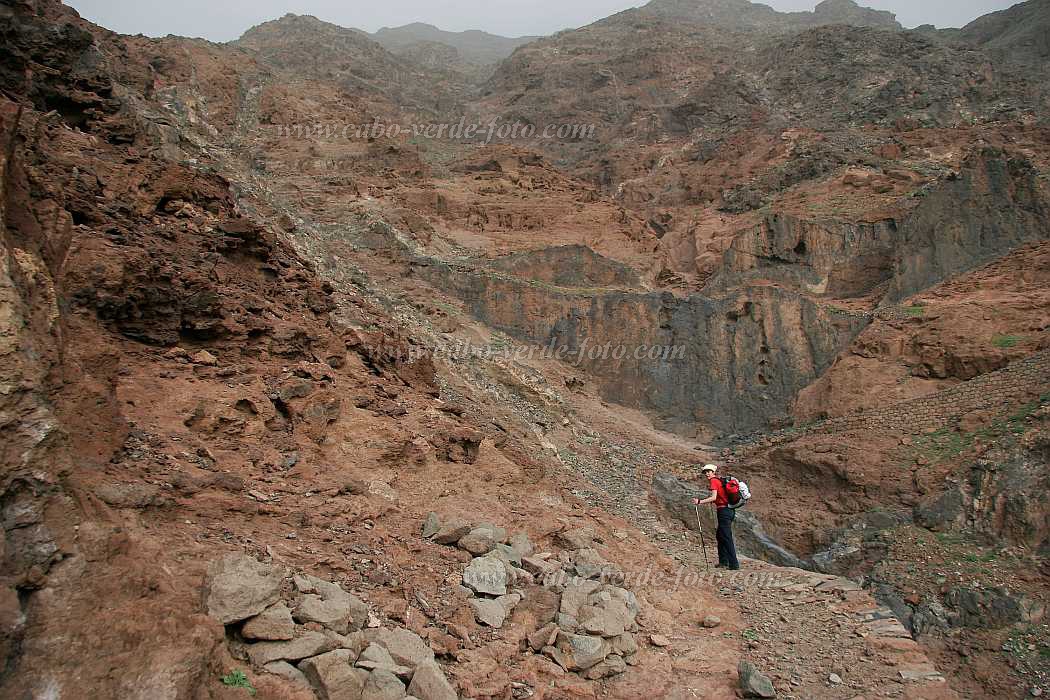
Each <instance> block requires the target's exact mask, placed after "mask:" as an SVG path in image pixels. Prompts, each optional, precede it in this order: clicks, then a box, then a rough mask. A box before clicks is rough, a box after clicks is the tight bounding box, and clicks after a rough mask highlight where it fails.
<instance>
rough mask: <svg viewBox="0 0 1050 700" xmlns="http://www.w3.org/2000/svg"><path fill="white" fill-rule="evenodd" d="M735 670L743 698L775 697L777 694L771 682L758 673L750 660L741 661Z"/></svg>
mask: <svg viewBox="0 0 1050 700" xmlns="http://www.w3.org/2000/svg"><path fill="white" fill-rule="evenodd" d="M736 670H737V675H738V676H739V678H740V689H741V690H742V691H743V692H744V697H745V698H775V697H776V696H777V691H776V690H775V689H774V688H773V683H772V682H770V680H769V679H768V678H766V677H765V676H763V675H762V674H761V673H759V672H758V669H757V668H755V666H754V664H752V663H751V662H750V661H741V662H740V664H739V665H738V666H737V669H736Z"/></svg>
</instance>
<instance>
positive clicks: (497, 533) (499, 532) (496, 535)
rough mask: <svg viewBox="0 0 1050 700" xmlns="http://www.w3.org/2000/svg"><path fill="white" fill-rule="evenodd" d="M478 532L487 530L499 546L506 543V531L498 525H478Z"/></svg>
mask: <svg viewBox="0 0 1050 700" xmlns="http://www.w3.org/2000/svg"><path fill="white" fill-rule="evenodd" d="M477 529H478V530H488V531H489V532H491V533H492V538H493V539H494V540H496V542H498V543H499V544H506V543H507V530H506V529H505V528H502V527H500V526H499V525H493V524H492V523H478V525H477Z"/></svg>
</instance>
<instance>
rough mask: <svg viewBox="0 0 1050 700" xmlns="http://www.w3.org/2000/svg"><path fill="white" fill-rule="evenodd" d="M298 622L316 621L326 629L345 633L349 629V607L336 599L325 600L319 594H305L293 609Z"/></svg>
mask: <svg viewBox="0 0 1050 700" xmlns="http://www.w3.org/2000/svg"><path fill="white" fill-rule="evenodd" d="M295 619H296V621H298V622H302V623H306V622H316V623H318V624H320V625H324V626H325V627H327V628H328V629H330V630H332V631H334V632H338V633H339V634H345V633H346V632H347V631H348V630H349V629H350V608H349V607H348V606H345V605H340V604H339V603H338V602H336V601H326V600H324V599H323V598H321V596H319V595H313V594H311V595H305V596H303V599H302V600H301V601H299V606H298V607H297V608H296V609H295Z"/></svg>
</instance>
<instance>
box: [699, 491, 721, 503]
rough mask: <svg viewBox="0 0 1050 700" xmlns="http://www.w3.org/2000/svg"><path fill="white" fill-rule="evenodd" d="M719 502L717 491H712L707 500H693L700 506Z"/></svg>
mask: <svg viewBox="0 0 1050 700" xmlns="http://www.w3.org/2000/svg"><path fill="white" fill-rule="evenodd" d="M717 500H718V493H717V492H716V491H712V492H711V495H710V496H708V497H707V498H705V499H703V500H700V499H699V498H694V499H693V503H695V504H696V505H698V506H706V505H707V504H708V503H714V502H715V501H717Z"/></svg>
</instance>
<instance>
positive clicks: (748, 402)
mask: <svg viewBox="0 0 1050 700" xmlns="http://www.w3.org/2000/svg"><path fill="white" fill-rule="evenodd" d="M419 274H421V275H422V276H424V277H426V278H428V279H429V280H432V281H434V282H436V283H438V284H440V285H441V286H442V287H444V288H446V289H448V290H449V291H451V292H452V293H454V294H455V295H456V296H458V297H460V298H461V299H463V301H464V302H465V303H466V305H467V308H468V310H469V311H470V312H471V313H472V314H473V315H474V316H475V317H477V318H478V319H479V320H481V321H483V322H485V323H486V324H488V325H489V326H492V327H493V328H497V329H499V330H501V331H504V332H505V333H507V334H508V335H510V336H512V337H514V338H516V339H518V340H521V341H523V342H526V343H532V344H535V345H537V346H541V347H543V348H549V349H550V351H551V355H552V356H555V357H557V359H562V360H563V361H566V362H568V363H570V364H573V365H575V366H578V367H581V368H584V369H586V370H588V371H590V372H591V374H592V375H593V376H594V377H595V379H596V381H597V382H598V385H599V387H600V388H601V392H602V396H603V397H604V398H606V400H609V401H613V402H616V403H620V404H623V405H626V406H631V407H638V408H643V409H646V410H649V411H652V412H653V413H654V414H655V415H656V416H657V419H658V421H659V422H660V424H661V425H663V426H665V427H666V428H668V429H670V430H674V431H676V432H680V433H683V434H688V435H696V434H698V433H701V434H703V433H705V432H706V431H709V430H710V428H708V426H713V428H714V431H713V433H734V432H747V431H752V430H760V429H762V428H767V427H769V426H770V425H771V424H775V423H776V422H777V421H783V420H785V417H786V416H787V413H788V409H789V406H790V404H791V402H792V401H793V400H794V397H795V395H796V394H797V392H798V391H799V390H800V389H802V388H803V387H805V386H807V385H808V384H810V383H811V382H813V380H815V379H816V378H817V377H818V376H820V374H821V373H822V372H823V371H824V370H825V369H826V368H827V367H828V366H829V365H830V363H831V361H832V359H833V358H834V357H835V356H836V355H837V354H838V353H839V352H840V351H841V350H842V349H843V348H844V347H846V346H847V345H848V344H849V343H850V342H851V341H852V339H853V338H854V337H855V336H856V335H857V334H858V333H859V332H860V331H861V330H862V329H863V327H864V326H865V325H866V323H867V321H866V320H865V319H863V318H858V317H856V316H851V315H848V314H843V313H837V312H835V311H834V310H831V309H828V308H825V307H822V306H820V305H818V304H816V303H814V302H813V301H810V300H809V299H807V298H805V297H801V296H798V295H796V294H793V293H791V292H787V291H784V290H780V289H777V288H775V287H753V288H748V289H745V290H742V291H738V292H735V293H733V294H731V295H728V296H726V297H723V298H718V299H713V298H708V297H703V296H691V297H689V298H687V299H679V298H676V297H674V296H672V295H670V294H656V293H651V294H632V293H627V292H598V293H594V294H576V293H572V292H570V291H564V290H559V289H556V288H550V287H546V286H543V285H538V284H529V283H526V282H524V281H517V280H513V279H507V278H495V277H491V276H487V275H481V274H471V273H469V272H467V273H466V274H464V271H455V272H453V270H452V269H451V268H448V267H446V266H443V265H440V264H429V265H427V266H425V267H421V268H419ZM559 351H560V352H559ZM713 433H708V434H707V437H711V436H712V434H713Z"/></svg>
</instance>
